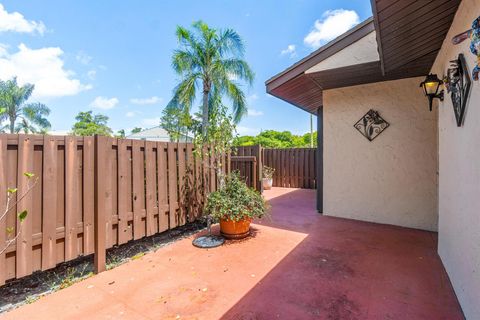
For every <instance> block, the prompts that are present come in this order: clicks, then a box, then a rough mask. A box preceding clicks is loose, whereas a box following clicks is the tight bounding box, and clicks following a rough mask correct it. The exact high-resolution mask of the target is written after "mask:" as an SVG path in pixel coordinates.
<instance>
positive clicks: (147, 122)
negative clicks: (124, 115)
mask: <svg viewBox="0 0 480 320" xmlns="http://www.w3.org/2000/svg"><path fill="white" fill-rule="evenodd" d="M142 123H143V124H144V125H145V126H150V127H154V126H158V125H160V117H156V118H146V119H143V120H142Z"/></svg>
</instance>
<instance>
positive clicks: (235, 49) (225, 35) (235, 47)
mask: <svg viewBox="0 0 480 320" xmlns="http://www.w3.org/2000/svg"><path fill="white" fill-rule="evenodd" d="M217 48H218V51H219V52H220V54H221V55H222V56H224V55H232V56H236V57H240V58H241V57H243V55H244V54H245V45H244V43H243V40H242V38H241V37H240V35H239V34H238V33H237V32H236V31H235V30H233V29H225V30H221V31H220V35H219V37H218V42H217Z"/></svg>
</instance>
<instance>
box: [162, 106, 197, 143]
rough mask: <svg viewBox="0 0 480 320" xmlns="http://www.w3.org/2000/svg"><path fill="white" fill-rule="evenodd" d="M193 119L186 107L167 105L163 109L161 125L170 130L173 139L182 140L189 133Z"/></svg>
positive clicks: (169, 133)
mask: <svg viewBox="0 0 480 320" xmlns="http://www.w3.org/2000/svg"><path fill="white" fill-rule="evenodd" d="M192 125H193V119H192V117H191V116H190V113H189V112H188V110H186V109H180V108H172V107H170V108H169V107H167V108H165V109H164V110H163V113H162V118H161V120H160V126H161V127H162V128H163V129H165V131H167V132H168V135H169V136H170V139H171V140H172V141H176V142H180V140H181V138H182V137H186V136H188V134H189V131H190V128H191V127H192Z"/></svg>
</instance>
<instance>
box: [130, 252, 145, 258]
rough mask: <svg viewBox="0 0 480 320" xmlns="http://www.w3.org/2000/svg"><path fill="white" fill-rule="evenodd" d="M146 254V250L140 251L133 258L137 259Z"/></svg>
mask: <svg viewBox="0 0 480 320" xmlns="http://www.w3.org/2000/svg"><path fill="white" fill-rule="evenodd" d="M144 255H145V252H139V253H137V254H136V255H134V256H133V257H132V260H137V259H140V258H141V257H143V256H144Z"/></svg>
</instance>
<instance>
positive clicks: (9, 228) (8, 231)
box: [7, 227, 13, 235]
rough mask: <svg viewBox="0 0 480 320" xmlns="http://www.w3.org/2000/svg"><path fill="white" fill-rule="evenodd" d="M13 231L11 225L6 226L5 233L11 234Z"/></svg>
mask: <svg viewBox="0 0 480 320" xmlns="http://www.w3.org/2000/svg"><path fill="white" fill-rule="evenodd" d="M12 233H13V227H7V234H8V235H11V234H12Z"/></svg>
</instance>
